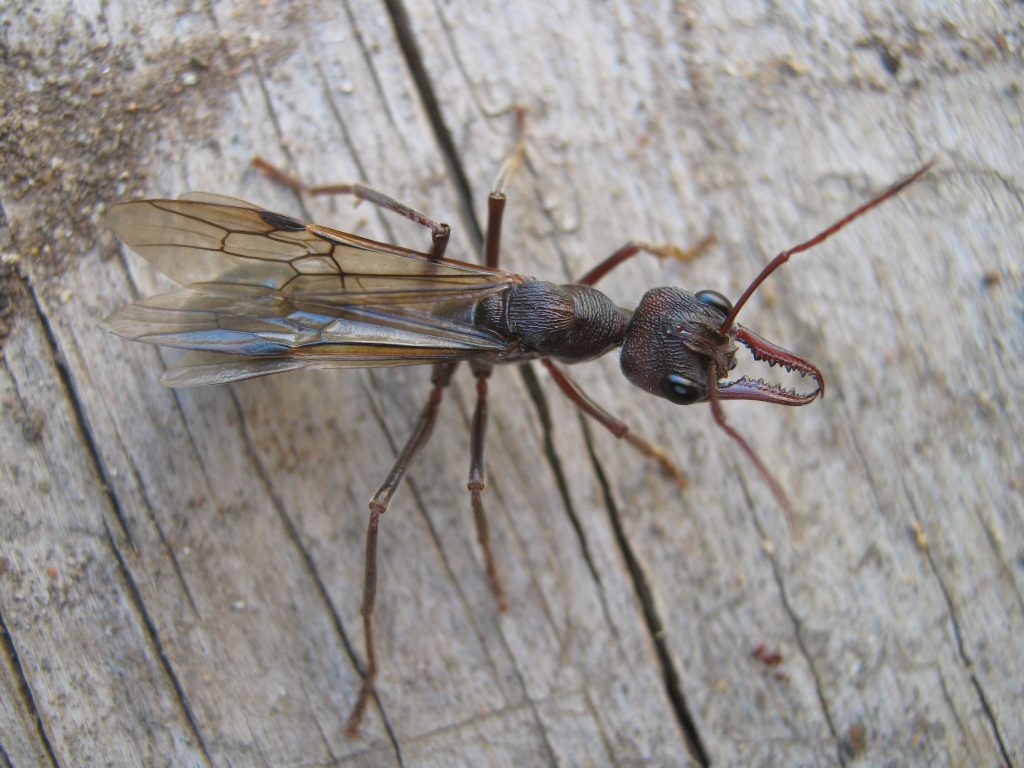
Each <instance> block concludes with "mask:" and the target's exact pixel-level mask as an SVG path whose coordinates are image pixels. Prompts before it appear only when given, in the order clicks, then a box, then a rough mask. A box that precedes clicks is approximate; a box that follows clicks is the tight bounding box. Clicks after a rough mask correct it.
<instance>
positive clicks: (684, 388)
mask: <svg viewBox="0 0 1024 768" xmlns="http://www.w3.org/2000/svg"><path fill="white" fill-rule="evenodd" d="M661 394H663V395H664V396H665V399H666V400H668V401H669V402H672V403H675V404H676V405H692V404H693V403H696V402H698V401H700V399H701V398H703V397H704V388H703V387H702V386H700V384H698V383H697V382H695V381H693V380H692V379H688V378H686V377H685V376H680V375H679V374H678V373H668V374H666V375H665V376H664V377H663V378H662V380H661Z"/></svg>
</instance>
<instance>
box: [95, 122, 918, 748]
mask: <svg viewBox="0 0 1024 768" xmlns="http://www.w3.org/2000/svg"><path fill="white" fill-rule="evenodd" d="M521 126H522V120H521V119H520V130H519V140H518V141H517V148H516V151H515V152H514V153H513V155H512V156H511V158H510V159H509V160H508V161H506V164H505V165H504V166H503V169H502V172H501V174H500V175H499V178H498V182H497V183H496V185H495V187H494V189H493V191H492V193H491V196H490V200H489V209H488V223H487V232H486V241H485V245H484V257H485V259H484V260H485V266H475V265H471V264H467V263H464V262H459V261H452V260H449V259H445V258H443V256H444V251H445V248H446V246H447V243H448V236H449V228H448V226H447V225H446V224H441V223H439V222H436V221H433V220H432V219H430V218H428V217H427V216H425V215H423V214H422V213H419V212H418V211H415V210H414V209H412V208H409V207H408V206H405V205H403V204H401V203H399V202H398V201H396V200H394V199H392V198H390V197H387V196H386V195H383V194H381V193H379V192H376V191H374V190H372V189H369V188H367V187H364V186H361V185H339V186H332V187H314V188H309V187H305V186H304V185H302V184H301V183H300V182H298V181H297V180H295V179H293V178H291V177H289V176H286V175H285V174H284V173H282V172H281V171H279V170H277V169H276V168H274V167H273V166H270V165H268V164H267V163H265V162H263V161H261V160H257V161H256V165H257V166H258V167H259V168H261V170H263V171H264V172H265V173H267V174H268V175H270V176H272V177H274V178H276V179H277V180H279V181H281V182H283V183H285V184H287V185H289V186H291V187H293V188H294V189H296V190H299V191H304V192H308V193H311V194H329V193H342V194H352V195H355V196H356V197H358V198H360V199H363V200H367V201H369V202H372V203H374V204H377V205H380V206H382V207H384V208H386V209H389V210H391V211H394V212H396V213H399V214H401V215H403V216H405V217H407V218H409V219H411V220H413V221H415V222H417V223H419V224H422V225H423V226H426V227H428V228H429V229H430V230H431V232H432V235H433V247H432V249H431V251H430V252H429V253H423V252H419V251H415V250H411V249H408V248H403V247H401V246H397V245H392V244H389V243H381V242H376V241H372V240H367V239H365V238H362V237H359V236H357V235H352V234H348V233H345V232H340V231H338V230H333V229H329V228H327V227H321V226H318V225H315V224H306V223H304V222H301V221H298V220H296V219H294V218H292V217H290V216H286V215H283V214H279V213H273V212H271V211H266V210H263V209H262V208H260V207H259V206H255V205H252V204H250V203H246V202H243V201H241V200H237V199H235V198H227V197H221V196H218V195H211V194H207V193H191V194H189V195H186V196H184V197H182V198H179V199H178V200H140V201H135V202H129V203H123V204H120V205H116V206H114V207H113V208H112V209H111V210H110V213H109V215H108V223H109V224H110V226H111V227H112V228H113V229H114V230H115V231H116V232H117V233H118V234H119V235H120V236H121V238H122V239H123V240H124V241H125V243H127V244H128V245H129V246H130V247H131V248H132V249H134V250H135V251H137V252H138V253H140V254H141V255H142V256H144V257H145V258H146V259H148V260H149V261H150V262H151V263H152V264H153V265H154V266H155V267H156V268H157V269H159V270H160V271H162V272H164V273H165V274H167V275H168V276H169V277H171V278H172V279H174V280H175V281H176V282H178V283H180V284H181V285H182V286H184V287H183V288H181V289H179V290H177V291H174V292H172V293H168V294H163V295H160V296H155V297H152V298H149V299H144V300H142V301H140V302H137V303H135V304H132V305H130V306H127V307H124V308H122V309H120V310H118V311H117V312H115V313H114V315H112V316H111V317H110V318H108V319H107V320H106V321H105V322H104V327H105V328H106V329H107V330H110V331H112V332H114V333H116V334H119V335H121V336H125V337H127V338H130V339H134V340H137V341H145V342H149V343H153V344H160V345H164V346H170V347H178V348H182V349H187V350H192V352H191V353H190V355H191V356H186V357H185V358H183V359H182V360H181V361H180V363H179V365H177V366H176V367H173V368H170V369H168V370H167V371H166V372H165V373H164V376H163V381H164V383H165V384H167V385H169V386H195V385H199V384H215V383H224V382H228V381H235V380H239V379H246V378H251V377H254V376H263V375H266V374H270V373H278V372H282V371H290V370H297V369H300V368H310V367H311V368H336V367H340V368H345V367H369V366H391V365H412V364H424V363H431V364H433V366H434V369H433V375H432V377H431V382H432V389H431V392H430V396H429V398H428V400H427V403H426V405H425V406H424V408H423V411H422V412H421V414H420V416H419V418H418V419H417V421H416V424H415V426H414V428H413V433H412V435H411V436H410V437H409V440H408V442H407V443H406V445H405V447H404V448H403V449H402V451H401V453H400V454H399V456H398V458H397V460H396V461H395V465H394V466H393V467H392V469H391V471H390V472H389V474H388V476H387V479H386V480H385V481H384V483H383V484H382V485H381V487H380V488H379V489H378V491H377V492H376V493H375V494H374V496H373V498H372V499H371V501H370V520H369V526H368V531H367V540H366V570H365V581H364V585H363V602H362V616H363V628H364V635H365V643H366V671H365V675H364V678H363V684H362V687H361V689H360V692H359V695H358V697H357V699H356V702H355V704H354V706H353V709H352V713H351V715H350V717H349V723H348V730H349V733H350V734H353V735H354V734H355V733H356V731H357V730H358V727H359V723H360V721H361V719H362V715H363V712H364V710H365V708H366V705H367V702H368V700H369V696H370V695H371V693H372V692H373V685H374V679H375V676H376V673H377V659H376V653H375V650H374V642H373V621H372V617H373V607H374V601H375V594H376V582H377V565H376V558H377V529H378V525H379V522H380V516H381V515H382V514H383V513H384V511H385V510H386V509H387V507H388V504H389V502H390V500H391V497H392V495H393V494H394V492H395V490H396V488H397V486H398V484H399V483H400V481H401V479H402V477H403V476H404V474H405V472H406V470H407V469H408V467H409V465H410V464H411V462H412V461H413V459H414V458H415V456H416V454H417V453H418V452H419V451H420V449H421V448H422V447H423V446H424V445H425V444H426V442H427V440H428V439H429V437H430V433H431V431H432V430H433V427H434V423H435V421H436V419H437V413H438V407H439V405H440V402H441V399H442V396H443V392H444V389H445V388H446V387H447V386H448V383H449V382H450V380H451V377H452V374H453V372H454V370H455V367H456V366H457V365H458V363H459V362H460V361H461V360H467V361H468V362H469V363H470V365H471V368H472V371H473V375H474V376H475V377H476V383H477V384H476V389H477V405H476V410H475V412H474V416H473V422H472V435H471V458H470V471H469V484H468V487H469V491H470V499H471V504H472V508H473V515H474V521H475V525H476V529H477V538H478V539H479V541H480V544H481V547H482V550H483V555H484V564H485V568H486V572H487V579H488V583H489V586H490V589H491V591H492V592H493V593H494V596H495V598H496V600H497V603H498V606H499V609H501V610H504V609H505V597H504V593H503V590H502V587H501V582H500V580H499V578H498V572H497V567H496V565H495V559H494V555H493V553H492V551H491V547H490V543H489V540H490V537H489V533H488V528H487V522H486V519H485V517H484V508H483V499H482V493H483V489H484V484H485V477H484V435H485V432H486V424H487V380H488V378H489V376H490V374H491V369H492V368H493V366H494V365H495V364H497V363H523V362H528V361H530V360H534V359H539V360H541V361H542V363H543V364H544V366H545V367H546V368H547V369H548V371H550V373H551V375H552V377H553V379H554V381H555V382H556V383H557V384H558V386H559V388H560V389H561V390H562V391H563V392H564V393H565V394H566V395H567V396H568V397H569V398H570V399H571V400H572V401H573V402H574V403H575V404H576V405H577V406H578V407H579V408H581V409H582V410H583V411H584V412H585V413H586V414H587V415H589V416H591V417H593V418H595V419H596V420H597V421H598V422H599V423H600V424H602V425H603V426H605V427H606V428H608V429H609V430H610V431H611V432H613V433H614V434H615V435H616V437H619V438H624V439H625V440H626V441H627V442H629V443H630V444H631V445H632V446H633V447H634V448H636V449H638V450H639V451H641V452H642V453H644V454H645V455H647V456H649V457H651V458H653V459H655V460H656V461H658V462H659V463H660V464H661V466H662V467H663V468H664V469H665V470H666V471H667V472H668V473H669V474H670V475H671V476H672V477H673V479H674V480H675V481H676V482H677V483H678V484H679V485H680V486H683V487H685V484H686V479H685V476H684V475H683V473H682V471H681V470H679V469H678V467H676V465H675V464H674V463H673V462H672V461H671V460H669V459H668V457H666V456H665V454H664V453H663V452H662V451H661V450H660V449H659V448H657V447H656V446H654V445H652V444H651V443H649V442H648V441H646V440H644V439H643V438H641V437H639V436H638V435H636V434H635V433H634V432H631V431H629V429H628V427H627V426H626V425H625V424H624V423H623V422H621V421H619V420H618V419H616V418H615V417H614V416H612V415H611V414H609V413H608V412H607V411H605V410H604V409H603V408H601V407H600V406H598V405H597V404H596V403H594V402H593V401H592V400H591V399H590V398H589V397H587V396H586V395H585V394H584V393H583V392H582V390H580V388H579V387H578V386H577V385H576V383H575V382H573V381H572V379H570V378H569V377H568V376H567V375H566V374H565V373H564V372H563V371H562V369H561V368H560V367H559V366H558V365H556V364H555V362H554V361H559V362H562V363H578V362H582V361H585V360H590V359H592V358H595V357H598V356H600V355H603V354H605V353H606V352H609V351H611V350H613V349H615V348H616V347H621V350H622V351H621V363H622V371H623V373H624V374H625V375H626V378H627V379H629V381H630V382H632V383H633V384H635V385H636V386H638V387H640V388H641V389H643V390H645V391H646V392H649V393H651V394H653V395H656V396H658V397H663V398H666V399H667V400H669V401H671V402H673V403H678V404H683V405H686V404H691V403H698V402H703V401H708V402H709V403H710V405H711V409H712V412H713V414H714V418H715V421H716V422H717V423H718V425H719V426H720V427H722V429H724V430H725V431H726V432H727V433H728V434H729V435H730V436H731V437H732V438H733V439H734V440H735V441H736V442H737V443H738V444H739V445H740V447H741V448H742V449H743V451H744V452H745V453H746V454H747V455H748V456H749V457H750V459H751V460H752V461H753V462H754V464H755V465H756V467H757V469H758V471H759V472H760V474H761V475H762V476H763V477H764V479H765V480H766V482H767V483H768V484H769V485H770V487H771V488H772V491H773V493H774V494H775V497H776V498H777V499H778V500H779V502H780V504H781V505H782V506H783V508H784V509H785V510H786V512H787V515H790V517H792V513H791V507H790V504H789V502H788V501H787V499H786V496H785V493H784V492H783V490H782V488H781V487H780V486H779V484H778V483H777V482H776V481H775V479H774V478H773V477H772V475H771V473H770V472H769V471H768V469H767V468H766V467H765V465H764V464H763V463H762V462H761V460H760V459H759V458H758V456H757V455H756V454H755V453H754V452H753V450H752V449H751V448H750V446H749V445H748V444H747V442H746V441H745V440H744V439H743V437H742V436H741V435H740V434H739V433H737V432H736V431H735V430H734V429H733V428H732V426H730V425H729V424H728V422H727V421H726V419H725V415H724V413H723V411H722V408H721V401H722V400H730V399H734V400H762V401H765V402H769V403H778V404H782V405H805V404H807V403H810V402H811V401H812V400H814V399H815V398H816V397H818V395H819V394H821V393H822V392H823V391H824V379H823V378H822V375H821V373H820V372H819V371H818V369H817V368H815V367H814V366H813V365H812V364H811V363H809V362H807V361H806V360H803V359H801V358H799V357H797V356H796V355H794V354H793V353H791V352H788V351H786V350H784V349H782V348H780V347H777V346H775V345H774V344H771V343H770V342H768V341H766V340H765V339H762V338H761V337H760V336H757V335H756V334H754V333H753V332H751V331H749V330H747V329H746V328H743V327H742V326H740V325H737V324H736V322H735V321H736V315H737V314H738V313H739V311H740V309H741V308H742V307H743V305H744V304H745V303H746V301H747V300H748V299H749V298H750V296H751V295H752V294H753V293H754V291H755V290H756V289H757V287H758V286H759V285H760V284H761V283H762V282H763V281H764V279H765V278H766V277H767V276H768V275H769V274H770V273H771V272H773V271H774V270H775V269H777V268H778V267H779V266H781V265H782V264H783V263H784V262H785V261H786V260H787V259H788V258H789V257H790V256H792V255H793V254H795V253H799V252H801V251H805V250H807V249H809V248H811V247H812V246H814V245H816V244H817V243H820V242H821V241H823V240H825V239H826V238H828V237H829V236H830V235H832V234H833V233H835V232H836V231H837V230H839V229H840V228H842V227H844V226H845V225H846V224H848V223H849V222H851V221H852V220H853V219H855V218H857V217H858V216H860V215H861V214H863V213H864V212H866V211H867V210H869V209H870V208H872V207H874V206H876V205H878V204H879V203H881V202H882V201H883V200H886V199H887V198H889V197H891V196H893V195H895V194H896V193H897V192H899V191H900V190H901V189H903V188H904V187H906V186H907V185H908V184H910V183H911V182H913V181H914V180H916V179H917V178H918V177H920V176H921V175H922V174H923V173H924V172H925V171H926V170H927V168H928V167H929V166H928V165H925V166H923V167H922V168H920V169H919V170H917V171H916V172H914V173H913V174H911V175H910V176H908V177H906V178H905V179H903V180H901V181H899V182H897V183H896V184H895V185H893V186H892V187H890V188H889V189H888V190H886V191H885V192H883V193H882V194H880V195H878V196H877V197H875V198H873V199H872V200H870V201H869V202H867V203H865V204H864V205H862V206H861V207H860V208H858V209H857V210H855V211H853V212H852V213H850V214H848V215H847V216H845V217H844V218H842V219H841V220H840V221H838V222H836V223H835V224H833V225H832V226H831V227H829V228H828V229H826V230H824V231H823V232H821V233H820V234H819V235H817V236H815V237H813V238H811V239H810V240H808V241H806V242H804V243H802V244H800V245H798V246H796V247H795V248H791V249H789V250H788V251H783V252H782V253H781V254H779V255H778V256H777V257H776V258H775V259H773V260H772V261H771V262H770V263H769V264H768V265H767V266H766V267H765V268H764V270H763V271H762V272H761V273H760V274H759V275H758V276H757V278H755V280H754V281H753V282H752V283H751V284H750V286H749V287H748V288H747V289H746V291H744V293H743V294H742V296H741V297H740V299H739V301H737V302H736V304H735V305H733V304H730V302H729V300H728V299H726V298H725V297H724V296H722V295H721V294H720V293H716V292H715V291H708V290H705V291H698V292H696V293H690V292H688V291H684V290H682V289H679V288H656V289H654V290H651V291H648V292H647V293H646V294H645V295H644V297H643V299H642V300H641V302H640V305H639V306H638V307H637V308H636V309H635V310H633V311H629V310H626V309H623V308H621V307H617V306H616V305H615V304H614V303H613V302H612V301H611V300H610V299H609V298H608V297H607V296H605V295H604V294H603V293H601V292H600V291H598V290H597V289H595V288H594V287H593V286H594V284H595V283H597V282H598V280H600V279H601V278H602V277H603V276H604V275H606V274H607V273H608V272H609V271H611V270H612V269H613V268H615V267H616V266H618V265H619V264H621V263H623V262H624V261H626V260H628V259H630V258H632V257H633V256H635V255H636V254H637V253H640V252H648V253H652V254H654V255H656V256H659V257H666V256H673V257H687V256H688V255H689V254H688V252H686V251H682V250H680V249H678V248H674V247H672V246H663V245H660V246H653V245H649V244H645V243H629V244H627V245H625V246H623V247H622V248H620V249H619V250H618V251H616V252H615V253H614V254H612V255H611V256H610V257H608V258H607V259H605V260H604V261H603V262H601V263H600V264H599V265H598V266H597V267H595V268H594V269H592V270H591V271H590V272H588V273H587V274H586V275H584V276H583V277H582V278H581V279H580V280H579V281H578V282H577V283H574V284H571V285H561V286H559V285H554V284H552V283H548V282H543V281H539V280H534V279H531V278H527V277H523V276H521V275H517V274H514V273H512V272H507V271H505V270H502V269H499V268H498V257H499V252H500V243H501V220H502V215H503V212H504V207H505V196H504V186H505V183H506V180H507V177H508V175H509V173H510V172H511V171H512V169H513V168H514V167H515V165H516V164H517V163H518V162H519V161H520V158H521V156H522V149H523V134H522V127H521ZM737 343H738V344H741V345H743V346H745V347H746V348H748V349H749V350H750V352H751V354H752V356H753V357H754V359H755V360H759V361H763V362H766V363H769V364H772V365H781V366H783V367H785V368H786V369H787V370H790V371H793V372H795V373H796V374H799V375H800V376H801V377H809V378H810V379H811V382H812V385H813V386H812V387H811V388H810V390H809V391H807V392H804V393H797V392H794V391H792V390H790V389H784V388H782V387H780V386H777V385H774V384H767V383H764V382H763V381H761V380H751V379H748V378H746V377H742V378H740V379H738V380H735V381H729V380H728V379H727V377H728V375H729V371H730V370H731V369H732V368H733V364H734V359H735V356H736V353H737Z"/></svg>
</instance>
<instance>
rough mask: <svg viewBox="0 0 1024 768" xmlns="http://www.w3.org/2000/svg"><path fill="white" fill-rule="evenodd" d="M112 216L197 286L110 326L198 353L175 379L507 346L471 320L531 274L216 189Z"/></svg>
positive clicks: (458, 354)
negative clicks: (434, 255)
mask: <svg viewBox="0 0 1024 768" xmlns="http://www.w3.org/2000/svg"><path fill="white" fill-rule="evenodd" d="M108 222H109V224H110V226H111V227H112V228H113V229H114V231H115V232H117V234H118V235H120V236H121V238H122V239H123V240H124V241H125V242H126V243H127V244H128V245H129V246H130V247H131V248H132V249H133V250H135V251H137V252H138V253H139V254H141V255H142V256H144V257H145V258H146V259H147V260H148V261H149V262H150V263H152V264H153V265H154V266H155V267H156V268H157V269H159V270H160V271H161V272H163V273H165V274H166V275H168V276H169V277H171V278H172V279H174V280H175V281H177V282H179V283H181V284H182V285H185V286H187V287H185V288H181V289H179V290H177V291H173V292H171V293H167V294H163V295H160V296H154V297H152V298H149V299H144V300H142V301H140V302H137V303H135V304H131V305H129V306H127V307H124V308H122V309H120V310H118V311H117V312H115V313H114V314H113V315H112V316H111V317H109V318H107V319H106V320H105V321H104V322H103V323H102V324H101V325H102V327H103V328H105V329H106V330H108V331H111V332H113V333H116V334H118V335H120V336H124V337H126V338H129V339H132V340H135V341H143V342H147V343H150V344H158V345H161V346H167V347H176V348H180V349H186V350H193V352H192V353H190V354H189V355H186V356H184V357H183V358H182V359H181V360H179V361H178V363H177V364H176V366H175V367H173V368H171V369H169V370H168V371H167V373H165V375H164V383H165V384H168V385H169V386H194V385H198V384H209V383H223V382H227V381H234V380H238V379H247V378H252V377H254V376H263V375H267V374H271V373H278V372H281V371H287V370H295V369H298V368H306V367H314V368H334V367H369V366H392V365H416V364H423V363H431V362H439V361H443V360H457V359H462V358H469V357H475V356H479V355H485V354H491V355H494V354H499V355H500V354H501V353H502V352H504V351H506V350H507V346H508V343H507V341H506V340H504V339H502V338H501V337H499V336H497V335H496V334H493V333H491V332H489V331H485V330H482V329H480V328H477V327H476V326H474V325H473V323H472V320H471V318H472V310H473V307H474V306H475V304H476V302H477V301H479V300H480V299H481V298H483V297H485V296H487V295H489V294H491V293H495V292H499V291H503V290H505V289H506V288H508V287H509V286H510V285H512V284H513V283H514V282H519V281H521V280H522V279H523V278H520V277H519V276H517V275H513V274H511V273H507V272H503V271H501V270H494V269H488V268H485V267H477V266H474V265H472V264H465V263H463V262H457V261H450V260H437V259H431V258H429V257H428V256H426V255H425V254H421V253H418V252H416V251H412V250H408V249H405V248H401V247H399V246H393V245H388V244H386V243H378V242H375V241H372V240H367V239H364V238H360V237H358V236H356V235H350V234H347V233H344V232H339V231H336V230H331V229H327V228H325V227H319V226H316V225H312V224H304V223H303V222H300V221H298V220H296V219H293V218H291V217H289V216H284V215H282V214H278V213H272V212H270V211H265V210H262V209H260V208H258V207H256V206H253V205H251V204H249V203H245V202H244V201H241V200H236V199H234V198H228V197H222V196H219V195H212V194H208V193H190V195H188V196H187V197H186V198H183V199H181V200H143V201H138V202H132V203H123V204H121V205H117V206H114V207H113V208H112V209H111V210H110V212H109V214H108Z"/></svg>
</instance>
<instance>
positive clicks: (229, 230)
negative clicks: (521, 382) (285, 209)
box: [107, 193, 519, 305]
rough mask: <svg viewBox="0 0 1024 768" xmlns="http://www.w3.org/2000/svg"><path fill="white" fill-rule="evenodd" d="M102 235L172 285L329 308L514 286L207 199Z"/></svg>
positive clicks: (128, 210)
mask: <svg viewBox="0 0 1024 768" xmlns="http://www.w3.org/2000/svg"><path fill="white" fill-rule="evenodd" d="M107 222H108V224H109V225H110V227H111V228H112V229H113V230H114V231H115V232H116V233H117V234H118V235H119V236H120V237H121V239H122V240H124V241H125V243H127V244H128V245H129V246H130V247H131V248H132V249H133V250H134V251H136V252H138V253H139V254H140V255H142V256H143V257H145V258H146V259H147V260H148V261H149V262H150V263H151V264H153V266H155V267H156V268H157V269H158V270H160V271H161V272H163V273H164V274H166V275H167V276H168V277H170V278H171V279H173V280H174V281H176V282H178V283H180V284H181V285H196V286H199V285H201V284H205V283H217V284H221V283H229V284H234V285H247V286H262V287H264V288H269V289H274V290H277V291H281V292H283V293H286V294H289V295H301V296H303V297H305V298H307V299H310V300H316V301H318V302H323V303H331V304H346V305H351V304H368V303H392V302H400V303H404V304H409V303H414V302H420V303H434V302H439V301H447V300H451V299H453V298H457V297H463V298H468V297H470V296H478V297H479V296H482V295H486V294H487V293H489V292H491V291H493V290H496V289H500V288H502V287H505V286H507V285H509V284H510V283H511V282H513V281H516V280H518V279H519V278H517V277H516V276H515V275H512V274H510V273H507V272H504V271H502V270H497V269H489V268H486V267H481V266H476V265H473V264H467V263H464V262H459V261H452V260H448V259H442V260H437V259H431V258H429V257H428V256H426V255H425V254H422V253H419V252H417V251H412V250H409V249H406V248H402V247H400V246H395V245H389V244H387V243H379V242H376V241H373V240H368V239H366V238H362V237H359V236H357V235H352V234H348V233H345V232H341V231H338V230H334V229H330V228H328V227H321V226H318V225H315V224H306V223H304V222H301V221H299V220H298V219H294V218H292V217H290V216H285V215H284V214H279V213H273V212H272V211H266V210H263V209H261V208H259V207H257V206H254V205H252V204H250V203H245V202H244V201H241V200H235V199H234V198H226V197H222V196H219V195H211V194H209V193H190V194H189V195H188V196H186V197H185V198H183V199H180V200H139V201H135V202H129V203H121V204H119V205H115V206H113V207H112V208H111V209H110V212H109V213H108V214H107Z"/></svg>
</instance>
